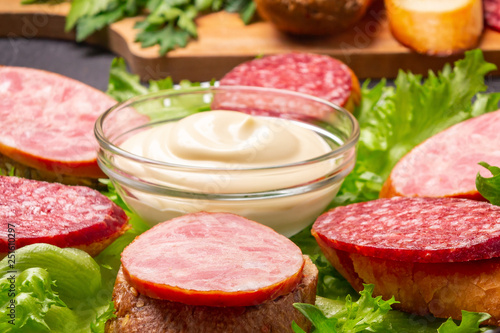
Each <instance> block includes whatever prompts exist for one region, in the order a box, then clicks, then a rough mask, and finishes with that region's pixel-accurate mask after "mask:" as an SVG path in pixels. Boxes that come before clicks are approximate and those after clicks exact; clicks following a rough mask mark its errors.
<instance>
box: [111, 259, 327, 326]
mask: <svg viewBox="0 0 500 333" xmlns="http://www.w3.org/2000/svg"><path fill="white" fill-rule="evenodd" d="M304 259H305V265H304V271H303V277H302V280H301V281H300V283H299V285H298V286H297V288H296V289H295V290H294V291H293V292H291V293H290V294H288V295H284V296H281V297H278V298H277V299H275V300H272V301H267V302H265V303H262V304H259V305H255V306H246V307H210V306H194V305H186V304H182V303H177V302H171V301H167V300H159V299H153V298H150V297H147V296H144V295H141V294H139V293H138V292H137V290H135V288H133V287H132V286H131V285H130V284H129V283H128V282H127V281H126V280H125V277H124V275H123V272H122V270H121V269H120V271H119V273H118V276H117V278H116V283H115V288H114V291H113V301H114V302H115V308H116V311H115V314H116V318H114V319H111V320H110V321H108V322H107V323H106V329H105V332H108V333H110V332H115V333H126V332H148V333H153V332H169V333H180V332H182V333H195V332H196V333H198V332H204V333H219V332H238V333H246V332H248V333H254V332H283V333H285V332H293V330H292V326H291V325H292V321H295V322H296V323H297V324H298V325H299V326H300V327H302V329H304V330H306V331H309V330H310V328H311V324H310V322H309V321H308V320H307V319H306V318H305V317H304V316H303V315H302V314H301V313H300V312H299V311H298V310H296V309H295V308H294V307H293V303H297V302H301V303H310V304H314V302H315V299H316V284H317V279H318V269H317V268H316V266H315V265H314V264H313V263H312V262H311V260H310V259H309V257H307V256H304Z"/></svg>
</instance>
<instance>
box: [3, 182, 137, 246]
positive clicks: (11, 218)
mask: <svg viewBox="0 0 500 333" xmlns="http://www.w3.org/2000/svg"><path fill="white" fill-rule="evenodd" d="M0 198H2V199H1V200H0V254H4V255H5V254H6V253H7V252H9V249H10V250H13V249H12V246H13V245H14V244H13V237H12V232H10V234H11V236H10V240H9V232H8V230H9V228H12V229H14V231H15V237H14V238H15V248H20V247H23V246H26V245H29V244H34V243H49V244H52V245H56V246H59V247H77V248H80V249H82V250H85V251H87V252H89V253H90V254H91V255H96V254H97V253H98V252H99V251H100V250H102V249H103V248H104V247H105V245H107V244H109V243H110V242H111V241H112V240H114V239H115V238H117V237H118V236H119V235H120V234H122V233H123V232H124V231H125V230H126V228H127V220H128V218H127V215H126V214H125V212H124V211H123V210H122V209H121V208H119V207H118V206H117V205H115V204H114V203H113V202H111V201H110V200H109V199H108V198H106V197H105V196H103V195H102V194H100V193H99V192H97V191H95V190H92V189H90V188H88V187H84V186H67V185H62V184H57V183H46V182H41V181H36V180H28V179H22V178H17V177H5V176H0Z"/></svg>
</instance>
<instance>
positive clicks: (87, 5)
mask: <svg viewBox="0 0 500 333" xmlns="http://www.w3.org/2000/svg"><path fill="white" fill-rule="evenodd" d="M114 2H115V0H73V1H72V3H71V9H70V11H69V13H68V16H66V26H65V28H64V29H65V30H66V31H69V30H71V29H72V28H73V27H74V26H75V25H76V22H77V21H78V20H79V19H81V18H82V17H90V16H94V15H97V14H99V12H102V11H105V10H106V9H107V8H108V7H109V6H110V5H111V4H113V3H114Z"/></svg>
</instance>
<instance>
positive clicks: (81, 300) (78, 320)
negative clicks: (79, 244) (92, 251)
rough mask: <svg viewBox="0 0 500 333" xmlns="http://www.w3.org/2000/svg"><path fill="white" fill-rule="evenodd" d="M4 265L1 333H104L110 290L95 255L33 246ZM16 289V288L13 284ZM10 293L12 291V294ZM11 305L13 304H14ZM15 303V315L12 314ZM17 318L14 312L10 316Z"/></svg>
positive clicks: (1, 272)
mask: <svg viewBox="0 0 500 333" xmlns="http://www.w3.org/2000/svg"><path fill="white" fill-rule="evenodd" d="M14 254H15V264H14V268H13V267H11V264H12V262H10V263H9V260H12V259H13V256H10V257H9V256H8V257H5V258H4V259H3V260H2V261H0V276H1V278H0V290H1V291H2V293H1V295H0V304H2V308H1V309H0V315H1V316H2V318H9V319H12V320H14V321H13V322H11V323H9V322H5V321H3V320H2V321H0V331H1V332H12V333H14V332H56V333H58V332H60V333H67V332H74V333H79V332H81V333H84V332H85V333H87V332H91V327H94V328H95V330H94V332H104V323H105V322H106V320H107V319H108V318H110V317H111V316H112V310H111V311H110V310H109V307H110V304H109V301H110V299H111V292H112V287H111V288H109V286H108V287H107V286H104V285H103V284H102V280H101V270H100V267H99V265H98V264H97V263H96V261H95V260H94V259H92V257H91V256H89V255H88V254H87V253H85V252H83V251H81V250H77V249H71V248H68V249H61V248H58V247H57V246H53V245H49V244H34V245H29V246H25V247H23V248H21V249H19V250H17V251H15V253H14ZM12 283H14V284H15V288H12V286H11V284H12ZM11 291H12V292H11ZM11 300H12V301H11ZM12 302H14V304H15V315H13V316H12V318H10V317H8V315H9V314H11V309H12V308H13V306H11V307H9V305H10V304H12ZM12 314H13V313H12Z"/></svg>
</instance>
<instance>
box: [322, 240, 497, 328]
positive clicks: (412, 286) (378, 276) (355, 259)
mask: <svg viewBox="0 0 500 333" xmlns="http://www.w3.org/2000/svg"><path fill="white" fill-rule="evenodd" d="M316 240H317V241H318V244H319V246H320V248H321V250H322V251H323V253H324V254H325V256H326V257H327V259H328V260H329V261H330V263H331V264H332V265H333V266H334V267H335V269H337V271H338V272H339V273H340V274H342V276H344V277H345V278H346V279H347V281H349V283H350V284H351V285H352V286H353V288H354V289H356V290H358V291H360V290H362V289H363V283H365V284H366V283H368V284H374V285H375V289H374V294H375V295H381V296H382V298H383V299H389V298H391V297H392V296H394V297H395V299H396V300H397V301H399V302H400V303H398V304H394V305H393V307H394V308H397V309H400V310H403V311H406V312H411V313H416V314H419V315H427V314H432V315H434V316H435V317H439V318H448V317H452V318H453V319H457V320H460V319H461V310H467V311H473V312H487V313H489V314H490V315H491V318H490V319H489V320H488V321H487V322H485V324H489V325H496V326H500V307H499V306H498V304H500V258H493V259H487V260H476V261H468V262H455V263H412V262H400V261H394V260H387V259H378V258H373V257H368V256H363V255H360V254H355V253H349V252H346V251H341V250H336V249H333V248H331V247H329V246H328V245H327V244H326V243H325V242H323V241H322V240H321V238H320V237H316Z"/></svg>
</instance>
